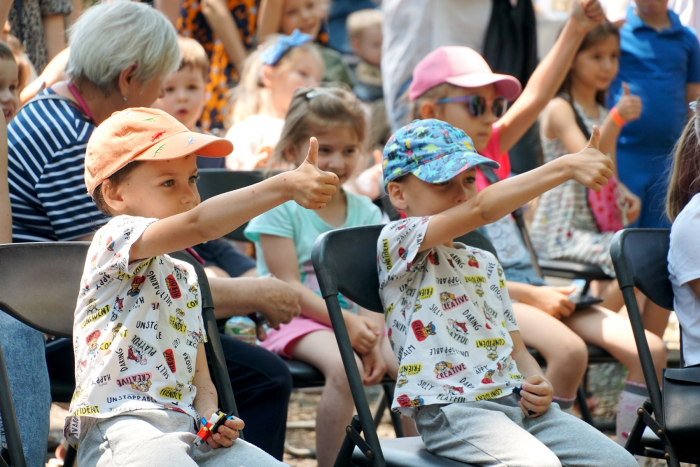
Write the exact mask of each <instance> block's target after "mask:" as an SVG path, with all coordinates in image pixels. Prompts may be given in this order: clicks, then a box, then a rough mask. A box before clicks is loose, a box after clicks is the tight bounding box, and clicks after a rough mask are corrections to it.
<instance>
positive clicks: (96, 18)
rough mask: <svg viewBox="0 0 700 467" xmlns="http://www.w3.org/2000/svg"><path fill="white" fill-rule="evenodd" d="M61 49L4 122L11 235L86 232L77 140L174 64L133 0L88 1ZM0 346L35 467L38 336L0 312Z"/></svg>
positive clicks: (157, 18)
mask: <svg viewBox="0 0 700 467" xmlns="http://www.w3.org/2000/svg"><path fill="white" fill-rule="evenodd" d="M70 47H71V49H70V58H69V61H68V66H67V69H66V75H67V76H68V80H67V81H62V82H59V83H56V84H54V85H52V86H51V87H50V88H48V89H46V90H44V91H43V92H41V93H40V94H39V95H38V96H37V97H36V98H35V99H34V100H33V101H31V102H29V103H28V104H27V105H25V106H24V107H23V108H22V109H21V110H20V112H19V114H18V115H17V116H16V117H15V119H14V120H13V121H12V122H11V123H10V125H9V126H8V142H9V155H8V175H9V187H10V197H11V203H12V230H13V241H14V242H42V241H72V240H87V239H89V238H90V237H91V236H92V234H93V232H94V231H95V229H96V227H97V226H99V225H101V224H103V223H105V222H106V218H105V217H104V216H103V214H102V213H100V211H99V210H98V209H97V207H96V206H95V204H94V203H93V201H92V199H91V198H90V195H89V194H88V193H87V190H86V188H85V182H84V179H83V172H84V157H85V148H86V144H87V141H88V139H89V138H90V135H91V134H92V132H93V130H94V129H95V127H96V125H99V124H100V123H101V122H102V121H104V120H105V119H106V118H107V117H109V116H110V115H111V114H112V113H114V112H116V111H118V110H123V109H126V108H129V107H149V106H150V105H151V104H152V103H153V101H155V100H156V99H157V98H158V97H159V95H160V93H161V87H162V81H163V79H164V77H165V76H166V75H167V74H169V73H171V72H172V71H175V70H177V68H178V66H179V64H180V51H179V48H178V45H177V39H176V35H175V30H174V29H173V27H172V25H171V24H170V23H169V22H168V20H167V19H166V18H165V17H164V16H163V15H162V14H161V13H159V12H158V11H156V10H154V9H153V8H151V7H149V6H147V5H144V4H141V3H136V2H129V1H113V2H111V3H105V4H99V5H97V6H94V7H92V8H89V9H88V10H87V11H86V12H85V13H84V14H83V15H82V16H81V17H80V19H79V20H78V22H77V23H76V24H75V26H74V28H73V29H72V31H71V34H70ZM30 286H31V285H30V284H27V287H30ZM27 290H29V289H27ZM37 292H39V293H40V289H39V290H37ZM68 344H70V343H68ZM0 345H2V351H3V353H4V356H5V361H6V364H7V370H8V373H9V377H10V387H11V390H12V394H13V400H14V404H15V409H16V413H17V419H18V422H19V426H20V436H21V439H22V445H23V447H24V452H25V456H26V458H27V465H29V466H43V465H44V461H45V457H46V449H47V438H48V432H49V410H50V405H51V397H50V390H49V377H48V374H47V371H46V357H45V351H44V336H43V334H41V333H40V332H37V331H34V330H32V329H30V328H29V327H27V326H25V325H23V324H21V323H19V322H18V321H15V320H14V319H13V318H10V317H9V316H8V315H6V314H5V313H2V312H0ZM0 428H1V427H0Z"/></svg>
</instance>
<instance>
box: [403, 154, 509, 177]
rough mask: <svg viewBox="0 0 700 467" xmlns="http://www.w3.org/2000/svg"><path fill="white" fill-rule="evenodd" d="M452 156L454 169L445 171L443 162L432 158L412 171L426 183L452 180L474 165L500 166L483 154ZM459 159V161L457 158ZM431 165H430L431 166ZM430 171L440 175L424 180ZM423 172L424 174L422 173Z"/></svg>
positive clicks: (495, 167) (494, 167)
mask: <svg viewBox="0 0 700 467" xmlns="http://www.w3.org/2000/svg"><path fill="white" fill-rule="evenodd" d="M450 157H452V158H457V159H458V162H457V163H456V164H454V167H455V169H454V170H451V171H449V172H447V171H445V169H444V167H443V164H444V162H442V161H440V160H434V161H431V162H428V163H426V164H423V165H421V166H420V167H419V169H420V170H414V171H413V172H412V173H413V175H415V176H416V177H418V178H419V179H421V180H423V181H424V182H428V183H444V182H446V181H448V180H452V179H453V178H455V177H456V176H457V175H459V174H461V173H462V172H464V171H465V170H469V169H473V168H475V167H478V166H481V165H485V166H487V167H491V168H492V169H498V168H499V167H500V164H499V163H498V162H496V161H494V160H491V159H489V158H488V157H484V156H478V155H477V156H475V155H474V153H473V152H463V153H461V154H459V155H456V154H452V155H450ZM459 159H461V161H460V160H459ZM431 166H432V167H431ZM431 169H432V172H439V173H440V177H439V178H437V179H433V180H425V178H428V177H427V174H428V173H429V172H430V171H431ZM424 174H425V175H424Z"/></svg>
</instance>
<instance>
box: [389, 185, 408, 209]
mask: <svg viewBox="0 0 700 467" xmlns="http://www.w3.org/2000/svg"><path fill="white" fill-rule="evenodd" d="M386 192H387V194H388V195H389V201H391V204H392V205H393V206H394V207H395V208H396V209H400V210H401V211H405V210H406V208H407V207H408V203H407V202H406V198H405V193H404V190H403V186H402V185H401V184H400V183H399V182H389V184H388V185H387V186H386Z"/></svg>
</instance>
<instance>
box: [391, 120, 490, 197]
mask: <svg viewBox="0 0 700 467" xmlns="http://www.w3.org/2000/svg"><path fill="white" fill-rule="evenodd" d="M477 165H487V166H489V167H492V168H494V169H497V168H498V167H500V166H499V164H498V162H496V161H493V160H491V159H489V158H486V157H484V156H480V155H479V154H478V153H477V152H476V150H475V149H474V144H473V143H472V140H471V138H470V137H469V136H467V135H466V133H464V132H463V131H462V130H460V129H458V128H455V127H453V126H452V125H450V124H449V123H445V122H443V121H440V120H435V119H429V120H414V121H413V122H411V123H409V124H408V125H406V126H405V127H403V128H401V129H399V131H397V132H396V133H394V134H393V135H392V136H391V138H390V139H389V141H388V142H387V143H386V146H384V157H383V160H382V168H383V171H384V187H386V186H387V185H388V184H389V182H390V181H392V180H396V179H397V178H399V177H401V176H403V175H407V174H413V175H415V176H416V177H418V178H419V179H421V180H423V181H424V182H428V183H443V182H446V181H448V180H451V179H452V178H454V177H455V176H457V175H459V174H460V173H462V172H464V171H465V170H467V169H471V168H473V167H476V166H477Z"/></svg>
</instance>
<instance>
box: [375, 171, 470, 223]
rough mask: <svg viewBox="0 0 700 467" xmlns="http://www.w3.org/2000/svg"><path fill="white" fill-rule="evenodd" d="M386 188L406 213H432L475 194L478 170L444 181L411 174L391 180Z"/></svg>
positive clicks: (392, 199) (394, 201)
mask: <svg viewBox="0 0 700 467" xmlns="http://www.w3.org/2000/svg"><path fill="white" fill-rule="evenodd" d="M387 191H388V193H389V197H390V199H391V204H393V205H394V206H395V207H396V208H397V209H401V210H402V211H404V212H405V213H406V215H407V216H409V217H422V216H433V215H435V214H439V213H441V212H444V211H447V210H448V209H450V208H453V207H455V206H457V205H458V204H462V203H464V202H465V201H467V200H468V199H470V198H472V197H474V196H476V193H477V190H476V169H469V170H465V171H464V172H462V173H461V174H459V175H457V176H455V177H453V178H452V179H451V180H449V181H447V182H445V183H441V184H434V183H428V182H424V181H423V180H421V179H419V178H418V177H416V176H414V175H408V176H407V177H405V178H404V179H403V180H402V181H401V182H389V185H388V186H387Z"/></svg>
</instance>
